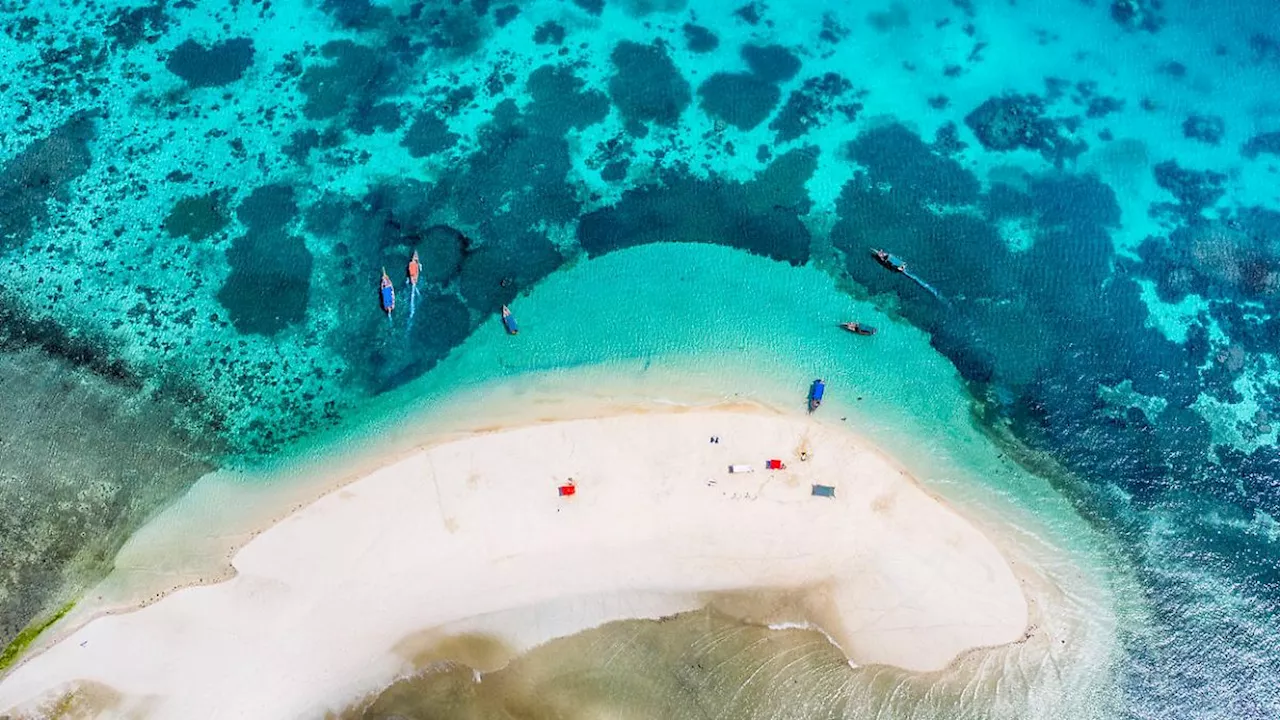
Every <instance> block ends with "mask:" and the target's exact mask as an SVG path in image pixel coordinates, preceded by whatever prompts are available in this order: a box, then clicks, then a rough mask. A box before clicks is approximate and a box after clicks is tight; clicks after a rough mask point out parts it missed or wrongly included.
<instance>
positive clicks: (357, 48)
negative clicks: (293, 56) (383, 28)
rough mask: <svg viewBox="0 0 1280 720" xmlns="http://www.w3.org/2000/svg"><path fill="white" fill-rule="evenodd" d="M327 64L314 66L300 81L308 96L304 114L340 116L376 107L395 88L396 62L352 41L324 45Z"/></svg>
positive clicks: (327, 116) (383, 54) (308, 69)
mask: <svg viewBox="0 0 1280 720" xmlns="http://www.w3.org/2000/svg"><path fill="white" fill-rule="evenodd" d="M320 55H321V57H323V58H325V59H327V60H330V61H332V62H331V63H330V64H327V65H311V66H310V67H308V68H307V69H306V71H305V72H303V73H302V77H301V78H300V79H299V80H298V89H299V90H301V91H302V93H303V94H304V95H306V96H307V102H306V105H304V106H303V108H302V113H303V114H304V115H306V116H307V117H308V118H309V119H312V120H324V119H327V118H332V117H337V116H338V115H341V114H342V113H343V112H345V111H346V110H347V109H348V108H349V107H359V106H362V105H363V106H365V107H368V106H372V105H373V104H374V101H376V100H377V99H378V98H380V97H381V96H382V95H383V94H384V93H386V92H387V91H388V90H390V89H391V78H392V76H393V75H394V71H395V68H394V64H393V63H392V61H391V59H390V58H389V57H387V55H386V53H383V52H380V51H378V50H375V49H373V48H371V47H368V46H366V45H357V44H356V43H353V42H351V41H350V40H335V41H333V42H328V43H325V44H324V46H322V47H321V48H320Z"/></svg>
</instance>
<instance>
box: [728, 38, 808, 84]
mask: <svg viewBox="0 0 1280 720" xmlns="http://www.w3.org/2000/svg"><path fill="white" fill-rule="evenodd" d="M742 59H743V60H745V61H746V62H747V67H749V68H751V72H752V73H754V74H755V76H756V77H758V78H760V79H761V80H764V81H765V82H771V83H781V82H786V81H787V80H790V79H791V78H793V77H795V76H796V73H798V72H800V58H798V57H796V56H795V55H793V54H792V53H791V51H790V50H788V49H786V48H784V47H782V46H781V45H744V46H743V48H742Z"/></svg>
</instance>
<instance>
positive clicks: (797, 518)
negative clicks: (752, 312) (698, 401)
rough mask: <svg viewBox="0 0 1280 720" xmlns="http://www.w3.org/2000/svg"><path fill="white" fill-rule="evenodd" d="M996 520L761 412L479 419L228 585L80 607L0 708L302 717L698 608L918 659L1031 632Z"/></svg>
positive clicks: (241, 564)
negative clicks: (488, 428)
mask: <svg viewBox="0 0 1280 720" xmlns="http://www.w3.org/2000/svg"><path fill="white" fill-rule="evenodd" d="M713 438H716V439H718V441H715V442H713ZM774 458H776V459H779V460H782V461H783V463H784V464H785V466H786V467H785V468H784V469H779V470H769V469H767V468H766V461H767V460H769V459H774ZM730 465H749V466H751V469H752V472H743V473H730V472H729V467H730ZM570 483H572V485H573V488H574V492H573V494H572V495H562V494H561V492H560V490H559V488H560V487H561V486H564V485H568V484H570ZM814 485H826V486H831V487H833V488H835V490H834V493H835V494H834V497H823V496H817V495H814V494H813V491H812V488H813V486H814ZM993 530H994V531H995V532H998V529H993V528H989V527H988V528H984V529H983V530H979V529H978V528H977V527H976V526H975V525H974V524H973V523H972V522H970V521H969V520H967V519H966V518H965V517H963V516H962V515H961V514H959V513H958V512H957V511H956V510H955V509H953V508H950V507H949V506H947V505H946V504H944V503H943V502H942V501H940V500H939V499H937V498H936V497H934V496H933V495H932V494H931V493H929V492H928V491H927V489H925V488H924V487H922V486H921V485H920V484H919V483H917V482H916V481H915V480H914V479H913V478H911V477H910V476H909V475H908V474H907V473H906V472H905V471H904V470H903V469H902V468H901V467H900V466H899V465H898V464H897V463H895V462H894V461H893V460H892V459H891V458H889V457H887V456H885V455H884V454H883V453H881V452H879V451H878V450H876V449H875V448H874V447H873V446H872V445H871V444H870V443H869V442H866V441H864V440H863V439H862V438H861V437H859V436H858V435H857V434H856V432H853V431H851V430H850V429H846V428H844V427H838V426H833V425H830V424H824V423H821V422H818V421H815V420H813V419H811V418H806V417H801V416H796V415H790V414H780V413H775V412H771V411H768V410H766V409H763V408H760V409H751V410H747V409H742V408H735V409H732V410H727V409H697V410H685V411H676V410H673V411H671V412H637V413H627V414H620V415H616V416H611V417H598V418H590V419H580V420H564V421H555V422H546V423H539V424H532V425H529V426H525V427H517V428H509V429H500V430H495V431H492V432H482V433H474V434H471V435H469V436H466V437H461V438H454V439H450V440H449V441H447V442H444V443H442V444H436V445H432V446H426V447H423V448H422V449H420V450H418V451H416V452H413V453H412V454H409V455H407V456H405V457H403V458H400V459H398V460H396V461H395V462H394V463H392V464H389V465H388V466H386V467H383V468H380V469H378V470H376V471H374V472H372V473H370V474H367V475H366V476H364V477H361V478H360V479H358V480H356V481H354V482H352V483H349V484H347V485H344V486H343V487H341V488H339V489H337V490H335V491H333V492H331V493H329V494H327V495H325V496H324V497H321V498H320V499H319V500H317V501H315V502H313V503H311V504H309V505H307V506H306V507H304V508H302V509H301V510H299V511H297V512H295V513H293V514H292V515H290V516H288V517H287V518H285V519H284V520H283V521H281V522H279V523H277V524H275V525H274V526H272V527H271V528H270V529H267V530H266V531H265V532H263V533H261V534H260V535H258V536H257V537H255V538H254V539H253V540H252V541H250V542H249V543H248V544H247V545H245V546H244V547H243V548H242V549H241V550H240V551H239V552H238V553H237V554H236V555H235V557H234V559H233V563H232V564H233V566H234V569H235V576H234V577H233V578H231V579H230V580H227V581H225V582H221V583H217V584H213V585H207V586H201V587H189V588H185V589H182V590H179V591H177V592H175V593H172V594H170V595H168V596H166V597H164V598H163V599H162V600H160V601H158V602H156V603H154V604H151V605H148V606H147V607H144V608H141V609H138V610H136V611H133V612H127V613H122V614H113V615H107V616H104V617H99V618H97V619H95V620H93V621H91V622H89V623H88V624H86V625H84V626H83V627H81V628H79V629H78V630H76V631H74V632H73V633H71V634H70V635H69V636H67V637H66V638H64V639H63V640H62V641H61V642H59V643H57V644H56V645H54V646H53V647H52V648H50V649H48V650H47V651H45V652H43V653H41V654H39V655H36V656H35V657H32V658H29V659H28V660H27V661H26V662H24V663H23V664H21V665H20V666H19V667H18V668H16V669H15V670H14V671H13V672H12V673H11V674H10V675H9V676H8V677H6V678H4V680H3V681H0V708H17V709H18V710H20V711H22V710H24V709H25V711H26V712H31V711H33V710H35V709H37V708H39V707H40V706H41V705H42V704H45V703H49V702H52V701H53V699H55V698H57V697H58V696H59V695H61V694H64V693H66V692H67V691H68V690H70V689H72V688H75V687H78V686H79V687H86V688H92V689H94V691H95V692H96V693H97V694H98V695H99V696H102V697H110V698H111V701H110V704H111V707H110V708H108V709H106V714H108V715H112V716H139V717H148V718H182V719H183V720H194V719H196V718H232V717H235V718H271V719H273V720H275V719H279V718H295V717H316V716H322V715H323V714H324V713H325V712H328V711H336V710H338V709H340V708H342V707H343V706H345V705H347V704H349V703H350V702H352V701H353V700H355V699H357V698H358V697H360V696H362V695H364V694H367V693H370V692H373V691H376V690H378V689H379V688H382V687H384V686H386V685H388V684H389V683H390V682H392V681H393V680H394V679H396V677H398V676H401V675H403V674H405V673H410V672H415V671H417V670H418V669H420V668H421V667H422V665H423V663H424V662H428V661H433V660H440V659H450V658H448V657H447V655H448V652H447V650H448V648H449V647H450V645H449V643H448V642H447V639H448V638H449V637H458V636H466V637H470V638H475V637H484V638H486V639H487V640H488V641H489V644H490V646H491V647H497V648H501V651H500V652H498V653H497V654H496V656H494V655H493V654H492V653H491V654H490V656H489V657H487V658H478V659H473V658H468V657H455V658H451V659H456V660H461V661H464V662H468V661H471V662H474V663H476V664H477V665H486V664H487V665H499V664H500V663H501V662H502V661H503V659H504V658H506V657H510V656H512V655H514V654H516V653H520V652H524V651H526V650H528V649H529V648H531V647H534V646H537V645H538V644H540V643H543V642H546V641H547V640H550V639H552V638H555V637H561V636H565V635H568V634H572V633H574V632H578V631H580V630H584V629H586V628H590V627H594V626H598V625H600V624H603V623H605V622H609V621H611V620H616V619H622V618H642V617H654V618H656V617H662V616H664V615H669V614H672V613H676V612H681V611H685V610H692V609H696V608H699V607H705V606H706V605H708V604H718V605H719V606H720V607H722V608H724V609H725V610H727V611H729V612H734V613H736V614H738V615H739V616H741V617H744V619H748V620H751V621H756V622H762V623H802V624H808V625H811V626H814V627H817V628H819V629H821V630H822V631H824V632H825V633H826V634H827V635H828V637H829V638H831V640H832V642H834V643H835V644H836V645H838V646H839V647H840V648H841V649H842V650H843V651H844V653H845V655H846V656H847V657H848V658H849V659H850V662H851V663H854V664H859V665H861V664H878V663H882V664H889V665H894V666H898V667H901V668H905V669H907V670H912V671H933V670H938V669H940V668H943V667H945V666H946V665H948V664H949V663H950V662H952V661H953V660H954V659H955V658H957V657H958V656H959V655H961V654H963V653H965V652H968V651H970V650H973V649H975V648H982V647H990V646H998V645H1002V644H1005V643H1010V642H1016V641H1017V640H1019V639H1020V638H1022V637H1023V636H1024V633H1025V632H1026V630H1027V626H1028V604H1027V599H1026V597H1025V596H1024V593H1023V590H1022V587H1021V583H1020V581H1019V579H1018V578H1017V577H1016V576H1015V574H1014V572H1013V570H1012V569H1011V567H1010V564H1009V562H1008V561H1007V560H1006V558H1005V557H1004V556H1002V554H1001V553H1000V551H999V550H998V549H997V547H996V545H995V544H993V542H992V541H991V539H990V538H989V537H988V536H987V535H986V534H984V532H992V531H993ZM459 645H461V643H460V644H459ZM478 669H480V670H490V669H495V668H494V667H480V668H478ZM17 714H21V713H17Z"/></svg>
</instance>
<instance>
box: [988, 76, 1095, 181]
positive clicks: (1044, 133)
mask: <svg viewBox="0 0 1280 720" xmlns="http://www.w3.org/2000/svg"><path fill="white" fill-rule="evenodd" d="M964 122H965V124H966V125H968V126H969V129H970V130H972V131H973V133H974V134H975V135H977V137H978V141H979V142H981V143H982V146H983V147H984V148H986V149H988V150H995V151H998V152H1005V151H1009V150H1015V149H1018V148H1026V149H1028V150H1035V151H1037V152H1039V153H1040V154H1041V155H1042V156H1044V158H1045V159H1046V160H1048V161H1049V162H1052V163H1053V164H1054V167H1059V168H1060V167H1062V166H1063V165H1064V164H1065V163H1066V162H1067V161H1071V160H1074V159H1075V158H1076V157H1078V156H1079V155H1080V153H1082V152H1084V151H1085V150H1086V149H1087V147H1088V146H1087V145H1086V144H1085V142H1084V141H1083V140H1078V139H1074V138H1072V137H1071V136H1070V135H1069V134H1068V133H1067V132H1064V130H1065V125H1064V123H1063V122H1062V121H1060V120H1054V119H1052V118H1049V117H1046V115H1045V102H1044V101H1043V100H1041V99H1040V98H1039V97H1036V96H1035V95H1016V94H1009V95H1002V96H1000V97H993V98H990V99H988V100H987V101H986V102H984V103H982V104H981V105H979V106H978V107H977V108H975V109H974V110H973V111H972V112H970V113H969V114H968V115H966V116H965V118H964Z"/></svg>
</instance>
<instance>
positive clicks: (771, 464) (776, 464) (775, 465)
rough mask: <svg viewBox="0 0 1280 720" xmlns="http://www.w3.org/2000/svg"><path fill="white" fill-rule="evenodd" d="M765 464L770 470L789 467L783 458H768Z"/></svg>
mask: <svg viewBox="0 0 1280 720" xmlns="http://www.w3.org/2000/svg"><path fill="white" fill-rule="evenodd" d="M764 466H765V467H766V468H768V469H769V470H785V469H786V468H787V466H786V465H783V464H782V461H781V460H766V461H765V463H764Z"/></svg>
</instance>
